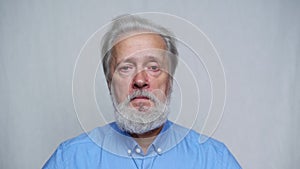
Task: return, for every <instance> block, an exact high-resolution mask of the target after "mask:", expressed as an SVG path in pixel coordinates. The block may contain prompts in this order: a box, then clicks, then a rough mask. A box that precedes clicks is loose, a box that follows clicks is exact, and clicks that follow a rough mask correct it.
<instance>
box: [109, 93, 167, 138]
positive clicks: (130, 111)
mask: <svg viewBox="0 0 300 169" xmlns="http://www.w3.org/2000/svg"><path fill="white" fill-rule="evenodd" d="M136 96H145V97H148V98H149V99H150V100H151V101H152V102H153V103H154V106H153V107H148V106H143V105H140V107H139V108H138V109H136V108H133V107H131V106H130V100H131V99H132V98H134V97H136ZM112 99H113V102H114V105H115V106H114V107H115V120H116V123H117V125H118V126H119V128H120V129H121V130H123V131H126V132H128V133H134V134H142V133H146V132H149V131H151V130H153V129H156V128H158V127H160V126H162V125H163V124H164V123H165V122H166V121H167V117H168V114H169V110H168V106H167V104H166V103H163V102H162V101H160V100H159V99H158V98H157V97H156V96H155V95H154V94H152V93H150V92H147V91H140V90H138V91H135V92H134V93H133V94H132V95H130V96H128V98H127V99H126V100H125V101H123V102H122V103H120V104H118V105H117V102H116V100H115V98H114V96H113V95H112ZM166 102H167V101H166ZM116 105H117V106H116Z"/></svg>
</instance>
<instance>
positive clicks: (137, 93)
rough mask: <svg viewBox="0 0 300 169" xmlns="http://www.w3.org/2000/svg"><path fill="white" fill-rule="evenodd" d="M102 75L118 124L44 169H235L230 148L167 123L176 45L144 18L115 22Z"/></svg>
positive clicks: (61, 150)
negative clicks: (200, 139) (105, 81)
mask: <svg viewBox="0 0 300 169" xmlns="http://www.w3.org/2000/svg"><path fill="white" fill-rule="evenodd" d="M102 55H103V60H102V63H103V69H104V73H105V77H106V80H107V84H108V87H109V91H110V94H111V98H112V102H113V105H114V107H115V113H114V114H115V122H113V123H111V124H108V125H106V126H103V127H99V128H96V129H94V130H92V131H91V132H89V133H85V134H82V135H80V136H78V137H75V138H73V139H70V140H68V141H66V142H64V143H62V144H61V145H60V146H59V147H58V149H57V150H56V151H55V153H54V154H53V155H52V156H51V158H50V159H49V160H48V162H47V163H46V164H45V166H44V167H43V168H44V169H48V168H49V169H50V168H54V169H55V168H70V169H84V168H85V169H94V168H95V169H96V168H97V169H100V168H103V169H107V168H113V169H118V168H120V169H161V168H172V169H174V168H178V169H194V168H195V169H202V168H203V169H221V168H222V169H223V168H228V169H235V168H241V167H240V166H239V164H238V163H237V161H236V160H235V158H234V157H233V155H232V154H231V153H230V152H229V150H228V149H227V148H226V146H225V145H224V144H222V143H220V142H218V141H216V140H214V139H211V138H209V139H207V141H206V142H204V143H200V142H199V138H200V137H203V136H201V135H200V134H198V133H196V132H195V131H193V130H189V129H187V128H184V127H181V126H179V125H177V124H174V123H172V122H170V121H168V119H167V117H168V113H169V109H168V103H169V100H170V94H171V88H172V83H173V78H172V75H173V74H174V72H175V68H176V65H177V62H178V61H177V56H178V52H177V48H176V45H175V39H174V36H173V35H172V33H171V32H169V31H168V30H167V29H165V28H163V27H161V26H159V25H156V24H154V23H152V22H150V21H148V20H146V19H144V18H140V17H137V16H132V15H126V16H122V17H119V18H117V19H115V20H114V21H113V23H112V26H111V28H110V30H109V31H108V32H107V33H106V34H105V36H104V37H103V47H102Z"/></svg>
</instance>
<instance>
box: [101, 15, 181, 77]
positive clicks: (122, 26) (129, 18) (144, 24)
mask: <svg viewBox="0 0 300 169" xmlns="http://www.w3.org/2000/svg"><path fill="white" fill-rule="evenodd" d="M139 32H147V33H154V34H158V35H160V36H161V37H162V38H163V39H164V41H165V43H166V46H167V51H168V53H169V55H168V56H169V59H170V61H171V63H170V64H171V67H170V73H171V75H174V72H175V69H176V66H177V63H178V51H177V47H176V44H175V38H174V35H173V34H172V33H171V32H170V31H169V30H167V29H166V28H164V27H162V26H159V25H157V24H155V23H152V22H150V21H149V20H147V19H145V18H141V17H138V16H134V15H122V16H119V17H117V18H116V19H114V20H113V22H112V25H111V27H110V29H109V31H107V33H106V34H105V35H104V37H103V38H102V51H101V54H102V57H103V58H102V66H103V71H104V74H105V78H106V81H107V82H110V81H111V78H112V75H111V72H110V66H111V62H112V57H113V47H114V45H115V44H116V41H117V40H118V39H119V38H120V37H121V36H124V35H128V34H129V33H139Z"/></svg>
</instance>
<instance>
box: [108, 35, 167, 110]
mask: <svg viewBox="0 0 300 169" xmlns="http://www.w3.org/2000/svg"><path fill="white" fill-rule="evenodd" d="M167 70H168V57H167V56H166V44H165V42H164V40H163V39H162V37H161V36H159V35H156V34H139V35H134V36H130V37H129V38H126V39H124V40H122V41H120V42H119V43H117V44H116V45H115V46H114V58H113V61H112V64H111V67H110V71H111V72H112V81H111V83H110V84H109V85H110V89H111V90H112V92H113V94H114V99H115V101H116V102H117V104H119V103H121V102H123V101H124V100H126V99H127V98H128V96H129V95H132V94H133V93H134V92H135V91H139V90H143V91H148V92H150V93H152V94H154V95H155V96H156V97H157V98H158V99H159V100H160V101H162V102H164V103H165V102H166V100H167V96H168V94H169V93H168V92H169V85H170V84H169V83H170V82H169V78H170V76H169V74H168V72H167ZM130 106H131V107H132V108H135V109H138V110H139V111H143V110H147V108H150V107H153V106H154V102H153V101H152V100H151V99H149V98H148V97H146V96H139V95H137V96H134V97H133V98H130ZM145 107H146V109H145Z"/></svg>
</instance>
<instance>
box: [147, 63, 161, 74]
mask: <svg viewBox="0 0 300 169" xmlns="http://www.w3.org/2000/svg"><path fill="white" fill-rule="evenodd" d="M146 69H147V71H148V73H149V74H151V75H158V74H159V73H160V72H161V67H160V66H159V64H158V63H157V62H150V63H149V64H148V65H147V67H146Z"/></svg>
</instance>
